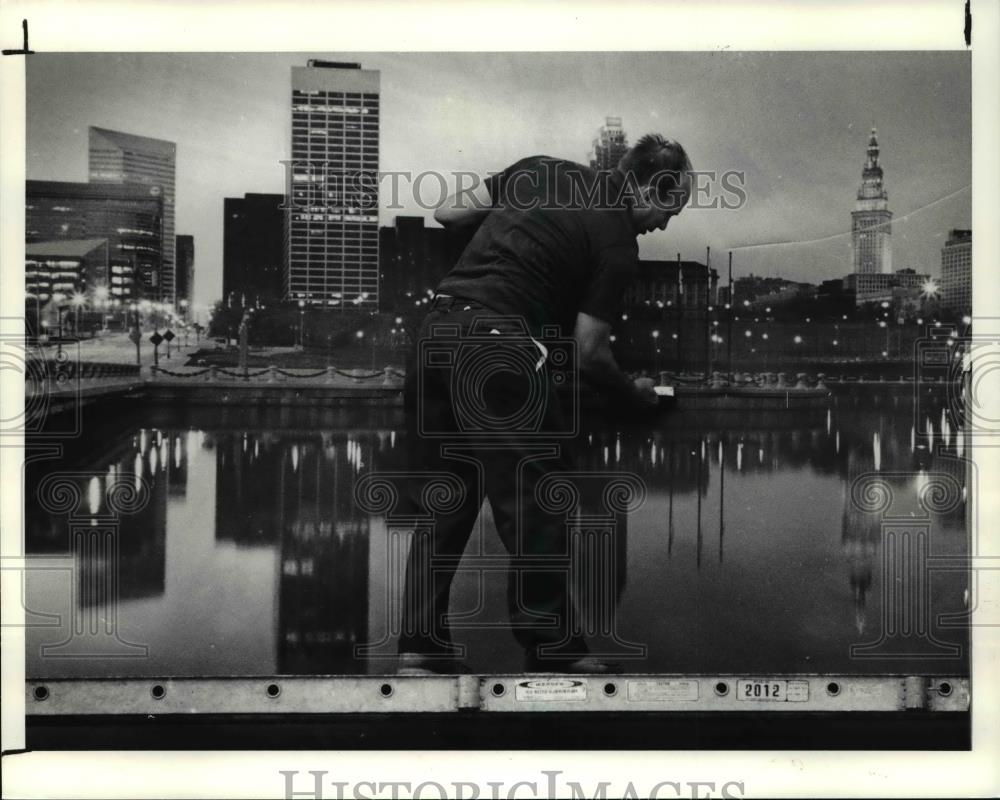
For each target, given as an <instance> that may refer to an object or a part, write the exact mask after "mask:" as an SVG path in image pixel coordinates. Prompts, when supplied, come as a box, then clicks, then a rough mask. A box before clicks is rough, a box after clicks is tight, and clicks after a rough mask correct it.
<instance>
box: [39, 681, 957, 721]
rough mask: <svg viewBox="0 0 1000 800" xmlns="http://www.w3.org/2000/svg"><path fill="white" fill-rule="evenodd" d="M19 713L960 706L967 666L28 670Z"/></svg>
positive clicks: (936, 708)
mask: <svg viewBox="0 0 1000 800" xmlns="http://www.w3.org/2000/svg"><path fill="white" fill-rule="evenodd" d="M25 704H26V708H25V714H26V716H28V717H32V716H39V717H41V716H71V715H137V714H138V715H156V716H159V715H199V714H204V715H209V714H358V713H361V714H367V713H383V714H384V713H390V714H399V713H442V714H446V713H458V712H463V713H468V712H499V713H503V712H580V711H586V712H602V711H607V712H619V713H620V712H685V711H697V712H712V711H720V712H728V713H734V712H743V711H755V712H761V711H765V712H777V713H780V712H894V711H900V712H903V711H911V710H921V711H933V712H964V711H968V710H969V708H970V685H969V679H968V678H962V677H941V676H934V677H926V676H919V675H911V676H902V675H900V676H896V675H892V676H855V675H812V674H810V675H805V674H794V675H793V674H785V675H774V676H770V675H731V674H727V675H722V674H720V675H651V674H632V675H602V676H592V675H551V674H547V675H530V674H517V675H454V676H452V675H434V676H397V675H363V676H357V675H326V676H272V677H266V676H265V677H239V678H180V677H173V678H96V679H80V678H59V679H52V680H44V679H35V680H29V681H27V683H26V686H25Z"/></svg>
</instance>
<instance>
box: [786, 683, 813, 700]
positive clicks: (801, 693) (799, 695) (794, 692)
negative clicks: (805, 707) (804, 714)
mask: <svg viewBox="0 0 1000 800" xmlns="http://www.w3.org/2000/svg"><path fill="white" fill-rule="evenodd" d="M808 699H809V681H789V682H788V702H789V703H804V702H805V701H806V700H808Z"/></svg>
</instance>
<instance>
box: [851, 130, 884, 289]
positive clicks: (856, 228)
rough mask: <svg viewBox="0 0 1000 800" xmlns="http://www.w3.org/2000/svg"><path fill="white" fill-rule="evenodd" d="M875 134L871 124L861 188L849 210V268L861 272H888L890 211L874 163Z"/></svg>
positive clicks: (875, 154) (880, 177)
mask: <svg viewBox="0 0 1000 800" xmlns="http://www.w3.org/2000/svg"><path fill="white" fill-rule="evenodd" d="M878 153H879V149H878V137H877V136H876V131H875V128H874V127H873V128H872V132H871V136H870V137H869V139H868V157H867V159H866V160H865V168H864V170H863V171H862V173H861V188H860V189H858V198H857V202H856V203H855V204H854V211H852V212H851V250H852V254H853V265H852V269H851V272H855V273H860V274H863V275H871V274H889V273H891V272H892V236H891V234H892V227H891V222H892V212H891V211H890V210H889V194H888V193H887V192H886V190H885V185H884V184H883V182H882V167H881V166H879V163H878Z"/></svg>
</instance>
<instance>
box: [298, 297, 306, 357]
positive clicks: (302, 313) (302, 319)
mask: <svg viewBox="0 0 1000 800" xmlns="http://www.w3.org/2000/svg"><path fill="white" fill-rule="evenodd" d="M305 324H306V301H305V300H299V347H301V348H302V349H303V350H305V349H306V334H305Z"/></svg>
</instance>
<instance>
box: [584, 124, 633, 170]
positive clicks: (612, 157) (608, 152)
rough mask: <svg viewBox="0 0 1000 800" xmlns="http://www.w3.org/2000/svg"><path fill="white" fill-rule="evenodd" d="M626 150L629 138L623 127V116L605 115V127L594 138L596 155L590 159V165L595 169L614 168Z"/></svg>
mask: <svg viewBox="0 0 1000 800" xmlns="http://www.w3.org/2000/svg"><path fill="white" fill-rule="evenodd" d="M626 152H628V138H627V137H626V136H625V131H624V130H623V129H622V118H621V117H605V119H604V127H602V128H601V129H600V130H599V131H598V133H597V138H596V139H594V155H593V158H591V159H590V166H591V167H592V168H593V169H614V168H615V167H617V166H618V162H619V161H621V157H622V156H623V155H625V153H626Z"/></svg>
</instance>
